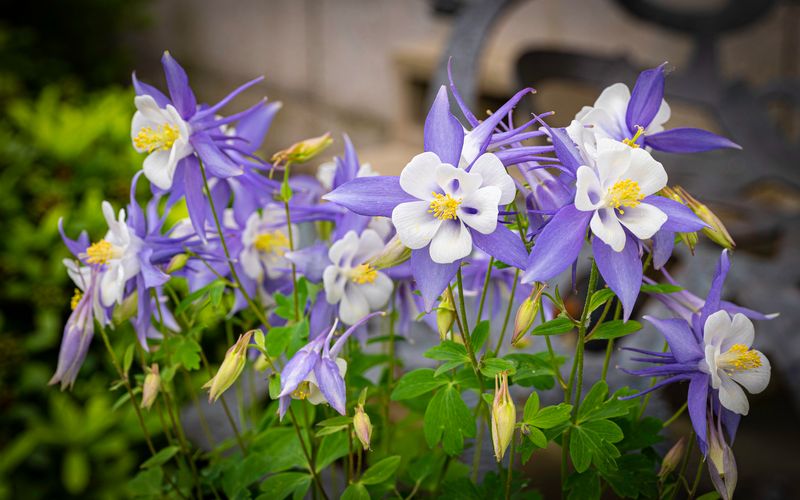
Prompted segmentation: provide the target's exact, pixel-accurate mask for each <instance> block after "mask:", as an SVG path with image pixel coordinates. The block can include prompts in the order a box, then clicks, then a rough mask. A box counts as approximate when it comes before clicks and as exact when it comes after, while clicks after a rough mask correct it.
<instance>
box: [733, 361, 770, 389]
mask: <svg viewBox="0 0 800 500" xmlns="http://www.w3.org/2000/svg"><path fill="white" fill-rule="evenodd" d="M756 352H757V353H758V357H759V358H760V359H761V366H759V367H758V368H753V369H750V370H742V371H735V372H733V373H731V378H732V379H733V380H735V381H736V382H738V383H739V384H741V385H742V386H744V388H745V389H747V391H748V392H749V393H750V394H758V393H759V392H761V391H763V390H764V389H766V388H767V385H769V377H770V374H771V372H772V368H771V366H770V364H769V360H768V359H767V357H766V356H764V355H763V354H762V353H761V352H760V351H756Z"/></svg>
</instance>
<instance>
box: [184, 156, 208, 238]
mask: <svg viewBox="0 0 800 500" xmlns="http://www.w3.org/2000/svg"><path fill="white" fill-rule="evenodd" d="M187 159H188V160H189V164H188V165H187V166H186V168H184V169H183V185H184V190H185V194H186V210H187V211H188V212H189V220H191V221H192V227H194V232H195V233H196V234H197V236H198V237H199V238H200V240H201V241H203V242H205V241H206V229H205V227H206V205H207V202H206V197H205V195H204V194H203V178H202V176H201V173H200V164H199V163H198V161H197V158H196V157H195V156H190V157H189V158H187Z"/></svg>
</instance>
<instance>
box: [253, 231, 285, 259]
mask: <svg viewBox="0 0 800 500" xmlns="http://www.w3.org/2000/svg"><path fill="white" fill-rule="evenodd" d="M253 246H254V247H256V250H258V251H259V252H263V253H275V254H277V255H283V254H285V253H286V249H288V248H289V238H287V237H286V235H284V234H283V232H282V231H272V232H266V233H261V234H259V235H258V236H256V238H255V240H253Z"/></svg>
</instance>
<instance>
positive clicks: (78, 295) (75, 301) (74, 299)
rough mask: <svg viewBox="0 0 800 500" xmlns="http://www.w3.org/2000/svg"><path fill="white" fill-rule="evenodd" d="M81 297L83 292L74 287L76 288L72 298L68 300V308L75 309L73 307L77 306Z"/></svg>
mask: <svg viewBox="0 0 800 500" xmlns="http://www.w3.org/2000/svg"><path fill="white" fill-rule="evenodd" d="M82 297H83V294H82V293H81V291H80V290H78V289H77V288H76V289H75V294H74V295H72V300H70V301H69V307H70V309H72V310H73V311H74V310H75V308H76V307H78V303H79V302H80V301H81V298H82Z"/></svg>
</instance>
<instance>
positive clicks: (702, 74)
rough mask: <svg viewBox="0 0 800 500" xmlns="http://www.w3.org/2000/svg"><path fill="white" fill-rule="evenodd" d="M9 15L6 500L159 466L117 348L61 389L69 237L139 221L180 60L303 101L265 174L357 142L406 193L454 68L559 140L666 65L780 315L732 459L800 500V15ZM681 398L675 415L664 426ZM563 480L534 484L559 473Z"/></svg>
mask: <svg viewBox="0 0 800 500" xmlns="http://www.w3.org/2000/svg"><path fill="white" fill-rule="evenodd" d="M0 12H2V14H1V15H0V224H2V236H3V237H2V238H0V276H1V277H2V280H3V286H2V287H0V305H1V307H2V311H0V329H1V330H2V333H0V498H44V497H50V498H61V497H66V496H75V497H84V498H95V497H96V498H119V497H120V496H124V492H123V491H122V488H121V487H120V484H123V483H125V482H126V481H127V479H128V478H130V477H131V476H132V475H133V473H134V471H135V469H136V467H137V464H138V463H140V462H141V458H142V457H143V456H145V455H146V449H145V448H144V446H143V443H142V442H141V439H140V437H139V431H138V428H137V426H136V425H135V424H134V420H133V418H134V416H133V413H132V412H131V411H130V410H129V409H127V407H126V406H123V407H121V408H116V407H115V404H114V400H115V396H114V395H112V394H110V393H108V392H107V391H106V389H107V387H108V384H109V383H110V381H111V377H110V375H109V374H110V373H111V371H110V370H104V369H101V368H102V367H103V366H104V363H105V361H104V359H103V358H102V356H100V354H102V353H101V352H100V351H99V349H96V350H95V349H93V350H92V351H91V353H90V356H89V358H88V360H87V363H86V365H85V366H84V368H83V369H82V370H81V375H80V377H79V379H78V382H77V383H76V386H75V389H74V390H73V391H72V392H65V393H62V392H59V391H58V390H57V388H54V387H49V386H47V382H48V380H49V378H50V376H51V375H52V372H53V370H54V368H55V362H56V356H57V352H58V344H59V341H60V335H61V330H62V327H63V323H64V321H65V319H66V317H67V316H68V313H69V299H70V297H71V295H72V287H71V286H70V285H69V283H68V282H67V276H66V273H65V272H64V269H63V266H62V264H61V259H62V258H64V257H66V256H67V252H66V249H65V248H63V246H62V245H61V243H60V240H59V238H58V233H57V221H58V219H59V217H64V218H65V226H66V228H67V232H68V233H69V234H72V235H75V234H77V233H78V232H79V231H80V230H82V229H86V230H88V231H89V233H90V235H93V236H95V235H98V234H101V233H102V232H103V231H104V223H103V221H102V219H101V217H100V214H99V210H98V207H99V204H100V201H101V200H103V199H108V200H109V201H111V202H112V203H114V204H115V205H116V206H120V205H122V204H123V203H125V202H126V197H127V192H128V187H129V182H130V179H131V177H132V175H133V173H134V172H135V171H136V170H137V169H138V168H139V167H140V165H141V160H142V158H141V157H139V156H138V155H136V154H135V153H134V152H133V150H132V148H131V146H130V138H129V137H130V135H129V134H130V117H131V116H132V114H133V104H132V96H133V93H132V90H131V89H130V74H131V71H132V70H134V69H135V70H136V71H137V74H138V76H139V77H140V78H141V79H142V80H144V81H147V82H149V83H151V84H155V85H156V86H160V87H162V88H163V86H164V84H163V76H162V73H161V68H160V64H159V59H160V56H161V53H162V51H163V50H165V49H168V50H170V51H171V52H172V54H173V55H174V56H175V57H176V59H178V60H179V61H180V62H181V63H182V64H183V65H184V66H185V67H186V69H187V71H188V73H189V75H190V78H191V81H192V85H193V87H194V89H195V92H196V93H197V94H198V97H199V99H200V100H202V101H204V102H215V101H216V100H218V99H219V98H221V97H223V96H224V95H225V94H227V92H228V91H229V90H230V89H232V88H233V87H235V86H236V85H238V84H239V83H242V82H244V81H246V80H249V79H251V78H253V77H255V76H257V75H261V74H263V75H265V76H266V81H265V83H264V84H263V85H260V86H258V87H257V88H255V89H252V90H251V91H248V93H247V94H246V96H245V98H244V99H242V101H240V102H239V103H238V105H240V106H241V107H242V108H244V107H245V106H246V105H247V104H249V103H251V102H255V101H256V100H257V99H259V98H261V97H263V96H264V95H266V96H268V97H269V98H270V99H271V100H279V101H282V102H283V105H284V106H283V109H282V110H281V112H280V113H279V115H278V116H277V118H276V120H275V122H274V123H273V126H272V129H271V131H270V133H269V135H268V137H267V140H266V142H265V146H264V153H265V154H266V155H270V154H271V153H273V152H274V151H276V150H278V149H281V148H283V147H285V146H287V145H289V144H291V143H293V142H296V141H298V140H300V139H303V138H305V137H310V136H314V135H318V134H321V133H324V132H327V131H330V132H331V133H332V134H333V135H334V137H335V138H336V139H337V143H336V144H335V145H334V147H333V148H332V151H331V156H332V155H334V154H338V153H340V151H341V148H342V145H341V144H342V143H341V140H338V139H340V137H341V134H342V133H343V132H347V133H348V134H349V135H350V137H351V138H352V139H353V142H354V143H355V145H356V148H357V149H358V152H359V156H360V158H361V160H362V162H368V163H370V164H371V165H372V167H373V168H375V169H376V170H378V171H380V172H382V173H385V174H397V173H399V171H400V170H401V169H402V167H403V166H404V165H405V163H406V162H407V160H408V159H409V158H410V157H411V156H413V155H414V154H416V153H417V152H419V151H420V148H421V146H422V122H423V120H424V117H425V113H426V110H427V103H428V102H429V100H430V96H431V92H432V91H435V90H436V89H437V88H438V86H439V85H440V84H442V83H444V82H445V75H446V69H445V68H446V62H447V59H448V56H452V57H453V71H454V77H455V80H456V83H457V84H458V85H459V87H460V88H461V89H462V90H463V92H464V94H465V97H466V99H467V100H468V101H469V102H470V104H471V105H472V109H473V110H474V111H476V114H477V115H478V116H481V113H482V112H483V110H486V109H493V108H495V107H496V106H497V104H498V103H501V102H503V101H504V100H505V99H507V98H508V97H509V96H510V95H512V94H513V93H514V92H515V91H516V90H517V89H518V88H520V87H521V86H527V85H530V86H533V87H535V88H536V89H537V90H538V93H537V95H536V96H535V97H533V98H531V99H530V100H529V101H528V102H527V104H526V106H527V108H526V109H524V110H522V111H536V112H542V111H548V110H553V109H555V110H558V114H557V115H555V117H553V119H552V120H551V124H554V125H559V126H562V125H566V124H568V123H569V121H570V119H571V118H572V117H573V116H574V114H575V112H577V111H578V110H579V109H580V108H581V107H582V106H583V105H589V104H591V103H592V102H593V101H594V99H595V98H596V96H597V95H598V94H599V92H600V91H601V90H602V88H604V87H605V86H607V85H609V84H611V83H613V82H616V81H624V82H626V83H627V84H628V85H632V84H633V82H634V80H635V76H636V74H637V73H638V71H640V70H641V69H644V68H647V67H652V66H655V65H658V64H660V63H662V62H664V61H668V62H669V65H668V67H669V68H670V71H671V74H670V76H669V77H668V80H667V99H668V100H669V101H670V105H671V106H672V109H673V115H672V119H671V120H670V122H669V125H668V127H678V126H699V127H703V128H706V129H709V130H712V131H714V132H717V133H721V134H724V135H727V136H729V137H731V138H732V139H733V140H734V141H736V142H738V143H739V144H741V145H742V146H743V147H744V150H743V151H742V152H733V151H723V152H712V153H704V154H700V155H693V156H692V158H691V159H690V160H687V159H684V158H682V157H679V156H670V157H666V156H665V155H661V157H660V158H659V159H660V160H662V161H663V163H664V164H665V166H666V168H667V171H668V172H669V173H670V181H671V182H673V183H680V184H683V185H684V186H685V187H687V188H688V189H690V191H692V192H693V193H694V194H695V195H696V196H697V197H698V198H700V199H701V200H703V201H705V202H707V203H708V204H709V205H710V206H711V207H712V209H714V210H715V211H716V212H717V213H718V214H719V215H720V216H721V217H722V218H723V220H724V221H725V222H726V224H728V228H729V229H730V230H731V232H732V234H733V237H734V239H735V240H736V241H737V244H738V247H737V251H736V254H735V261H736V264H735V266H734V268H733V274H732V276H731V278H730V279H729V281H728V285H727V290H726V291H727V293H728V297H727V298H729V299H731V300H735V301H737V302H739V303H741V304H742V305H744V306H747V307H751V308H754V309H758V310H761V311H765V312H775V311H778V312H781V313H782V316H781V317H780V318H779V319H777V320H774V321H772V322H770V323H762V324H761V325H759V332H760V336H759V337H758V339H759V340H758V342H759V346H758V347H759V348H761V350H763V351H764V352H765V353H766V354H767V356H769V357H770V359H771V360H772V364H773V382H772V384H771V386H770V387H769V389H768V390H767V391H766V392H765V393H763V394H761V395H758V396H756V397H754V398H753V399H752V400H751V401H752V408H753V412H752V416H750V417H749V418H747V419H745V421H744V423H743V427H742V432H741V439H740V440H739V442H737V445H736V447H735V451H736V455H737V461H738V463H739V469H740V482H739V489H738V490H737V493H738V494H739V495H740V497H741V498H797V497H798V496H800V491H799V490H798V486H797V483H796V481H794V480H793V479H794V478H793V477H792V474H796V472H797V470H800V458H798V455H797V452H796V448H797V445H798V444H800V430H798V429H797V425H796V424H797V422H798V421H800V419H799V417H800V412H799V411H798V410H799V409H800V340H798V338H797V332H798V328H797V327H798V325H800V308H798V305H800V290H798V288H800V273H798V269H800V262H798V261H799V260H800V255H798V251H797V248H798V247H800V233H798V229H800V226H798V214H799V213H800V191H799V190H798V189H800V188H799V187H798V186H800V182H798V168H797V167H798V158H800V157H799V156H798V154H797V153H798V142H797V139H798V134H800V121H798V120H799V119H800V117H799V116H798V113H797V109H798V107H797V105H798V103H800V80H798V68H800V54H798V48H799V47H800V30H798V23H800V4H798V2H796V1H788V0H783V1H778V0H762V1H759V0H738V1H734V0H526V1H522V0H517V1H510V0H485V1H479V0H472V1H470V0H297V1H278V0H266V1H257V0H240V1H237V2H219V1H212V0H194V1H190V0H63V1H56V0H45V1H44V2H35V3H30V4H27V3H24V2H10V1H5V0H4V1H3V2H2V10H0ZM478 111H480V112H478ZM697 253H698V255H697V257H696V258H694V259H689V258H688V255H682V256H679V258H678V259H676V261H675V263H674V264H673V268H672V271H673V273H674V274H675V275H676V276H677V277H678V278H679V279H681V280H683V282H685V283H686V285H687V287H688V288H690V289H692V290H694V291H695V292H697V293H698V294H699V295H701V296H703V295H704V294H705V292H706V290H707V287H708V280H709V277H710V274H711V266H713V263H714V262H715V259H716V257H717V256H718V249H716V248H714V247H712V246H711V245H706V246H703V245H701V246H700V247H699V248H698V251H697ZM647 307H650V306H648V304H644V305H643V306H642V311H643V310H645V309H646V308H647ZM640 312H641V311H640ZM598 357H600V358H602V355H601V354H599V355H598ZM590 363H591V360H590ZM106 368H107V367H106ZM619 380H620V383H629V382H628V381H626V380H624V379H619ZM683 390H685V389H683V388H675V391H676V392H675V393H674V394H673V393H669V394H667V395H666V397H665V398H664V401H663V406H665V407H666V409H665V410H664V411H665V413H666V414H669V413H671V412H670V411H669V409H670V407H671V408H672V410H673V411H674V409H675V408H676V407H677V406H679V405H680V402H679V397H680V395H681V393H680V391H683ZM672 396H674V398H672V399H674V401H675V402H677V403H676V404H673V402H672V401H671V397H672ZM681 425H683V426H684V427H683V429H687V428H688V427H687V426H688V422H684V423H682V424H681ZM676 430H677V431H680V430H681V427H680V425H678V426H677V428H676ZM547 460H548V459H546V458H545V459H543V461H541V462H537V460H534V461H532V462H531V463H529V467H531V468H532V470H534V469H535V470H538V471H541V470H547V468H548V467H552V469H553V470H555V468H556V467H557V465H556V464H555V462H553V464H549V463H548V462H547ZM537 467H538V469H537ZM543 468H544V469H543ZM537 475H539V476H541V474H540V473H537ZM706 486H708V485H706ZM707 489H708V488H706V491H707Z"/></svg>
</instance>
